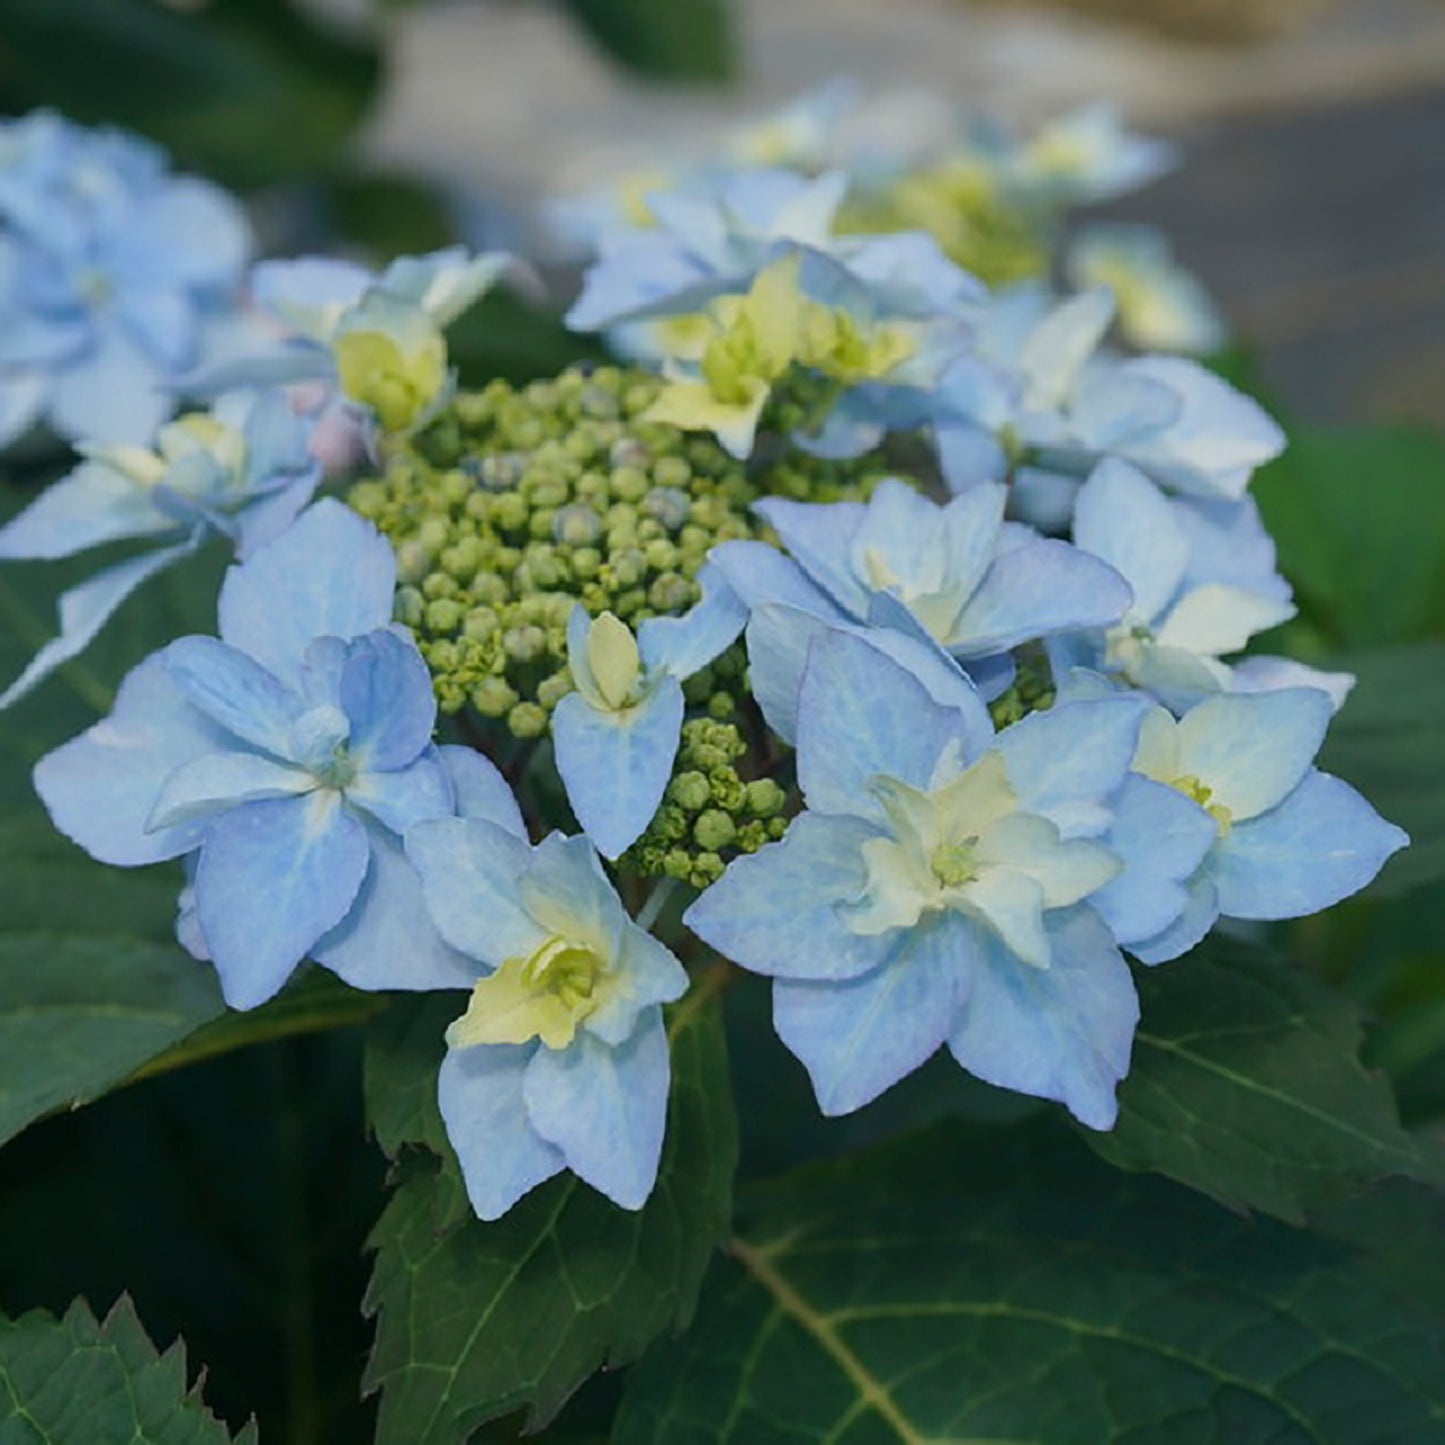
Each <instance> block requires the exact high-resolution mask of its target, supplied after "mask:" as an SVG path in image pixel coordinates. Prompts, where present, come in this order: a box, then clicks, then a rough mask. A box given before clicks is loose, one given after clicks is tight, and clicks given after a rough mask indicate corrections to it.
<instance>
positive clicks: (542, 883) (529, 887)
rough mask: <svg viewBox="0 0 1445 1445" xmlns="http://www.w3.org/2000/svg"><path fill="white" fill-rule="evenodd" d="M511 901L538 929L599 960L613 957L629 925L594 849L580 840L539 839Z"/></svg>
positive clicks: (555, 836)
mask: <svg viewBox="0 0 1445 1445" xmlns="http://www.w3.org/2000/svg"><path fill="white" fill-rule="evenodd" d="M517 896H518V899H519V900H520V902H521V904H522V906H523V907H524V908H525V909H526V910H527V912H528V913H529V914H530V915H531V916H532V918H534V919H535V920H536V921H537V922H538V923H539V924H541V925H542V927H543V928H545V929H547V930H549V931H550V932H552V933H559V934H562V935H563V936H564V937H570V938H574V939H577V941H578V942H581V943H587V944H590V945H591V946H592V947H593V948H594V949H595V950H596V952H597V953H599V954H600V955H601V956H602V957H604V958H615V957H616V956H617V953H618V951H619V949H620V948H621V946H622V936H623V933H624V932H625V931H626V929H627V928H628V927H629V925H630V920H629V919H628V917H627V913H626V910H625V909H624V908H623V907H622V900H621V899H620V898H618V896H617V891H616V890H615V889H614V888H613V886H612V884H611V883H610V882H609V881H608V878H607V874H606V873H604V872H603V871H602V863H601V861H600V860H599V859H598V857H597V850H596V848H594V847H593V846H592V844H591V842H590V841H589V840H588V839H587V838H584V837H581V836H575V837H571V838H568V837H565V836H564V835H563V834H561V833H549V834H548V835H547V836H546V837H545V838H543V839H542V841H541V842H540V843H538V844H537V846H536V847H535V848H534V849H533V850H532V858H531V861H530V862H529V863H528V865H527V871H526V872H525V873H524V874H523V875H522V877H521V879H520V880H519V882H518V885H517ZM579 934H580V935H581V936H580V937H579V936H578V935H579Z"/></svg>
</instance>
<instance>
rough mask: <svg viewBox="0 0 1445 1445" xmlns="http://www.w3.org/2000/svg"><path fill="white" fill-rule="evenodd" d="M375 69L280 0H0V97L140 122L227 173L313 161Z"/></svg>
mask: <svg viewBox="0 0 1445 1445" xmlns="http://www.w3.org/2000/svg"><path fill="white" fill-rule="evenodd" d="M379 78H380V61H379V58H378V56H377V53H376V51H375V50H374V48H373V47H371V46H370V45H367V44H364V43H362V42H361V41H359V40H357V39H355V38H351V37H347V36H342V35H340V34H338V33H337V32H335V31H334V30H331V29H329V28H327V27H325V26H323V25H322V24H321V23H319V22H318V21H315V20H313V19H311V18H309V17H308V16H307V15H305V14H304V13H303V11H302V9H301V8H300V7H299V6H298V5H295V4H293V3H291V0H211V3H210V4H207V5H203V6H190V5H187V6H184V7H182V6H179V5H171V4H163V3H160V0H0V100H3V105H4V106H6V107H8V108H11V109H15V110H24V109H28V108H30V107H32V106H36V105H49V106H53V107H54V108H55V109H57V110H60V111H63V112H64V113H65V114H66V115H68V116H70V117H72V118H73V119H75V120H80V121H87V122H97V123H98V122H106V123H109V124H112V125H122V126H126V127H128V128H130V129H133V130H138V131H141V132H143V133H144V134H147V135H150V136H153V137H154V138H155V139H156V140H159V141H161V142H162V143H163V144H165V145H167V146H169V147H170V148H171V149H172V151H173V152H174V153H175V156H176V158H177V160H178V161H179V162H180V163H181V164H183V165H185V166H187V167H191V168H194V169H197V170H200V171H203V172H205V173H206V174H208V175H211V176H214V177H216V178H217V179H219V180H222V181H225V182H228V183H230V184H236V185H256V184H260V183H263V182H268V181H272V180H275V179H277V178H278V177H282V176H293V175H298V174H305V173H306V172H308V171H313V170H316V169H319V168H321V167H323V166H325V165H326V164H327V163H328V162H329V161H330V160H331V159H332V158H333V156H334V155H335V153H336V152H337V150H338V148H339V147H340V146H341V144H342V143H343V142H344V141H345V140H346V138H347V137H348V136H349V135H350V134H351V132H352V130H353V129H354V128H355V126H356V124H357V122H358V121H359V120H360V119H361V117H362V115H363V113H364V112H365V110H366V107H367V105H368V103H369V101H370V99H371V96H372V94H373V92H374V90H375V88H376V85H377V82H378V80H379Z"/></svg>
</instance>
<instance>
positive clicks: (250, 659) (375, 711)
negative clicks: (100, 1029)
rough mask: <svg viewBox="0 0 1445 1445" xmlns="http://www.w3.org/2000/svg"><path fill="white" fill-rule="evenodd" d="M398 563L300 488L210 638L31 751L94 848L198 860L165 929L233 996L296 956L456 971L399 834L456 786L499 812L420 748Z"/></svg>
mask: <svg viewBox="0 0 1445 1445" xmlns="http://www.w3.org/2000/svg"><path fill="white" fill-rule="evenodd" d="M395 573H396V563H395V559H394V557H393V555H392V551H391V547H390V545H389V544H388V543H387V542H386V540H385V539H384V538H383V537H382V536H381V535H380V534H379V533H378V532H376V530H375V529H374V528H372V527H371V526H370V525H369V524H368V523H366V522H364V521H362V520H361V518H359V517H358V516H356V514H355V513H353V512H351V511H349V510H347V508H345V507H344V506H342V505H341V503H339V502H336V501H322V502H318V503H317V504H316V505H315V506H313V507H312V508H310V509H309V510H308V511H307V512H306V513H305V514H304V515H303V516H302V517H301V518H299V519H298V520H297V522H296V523H295V524H294V525H293V526H292V527H291V528H290V529H289V530H288V531H286V532H285V533H283V534H282V536H281V537H279V538H278V539H276V540H275V541H273V542H271V543H270V544H269V545H267V546H265V547H263V548H261V549H260V550H259V551H257V552H256V553H255V555H254V556H252V557H251V558H250V559H249V560H248V561H246V562H244V563H242V564H240V565H238V566H236V567H233V568H232V569H231V570H230V572H229V573H228V574H227V576H226V580H225V583H224V585H223V587H222V589H221V596H220V604H219V606H220V640H219V641H218V640H216V639H214V638H209V637H183V638H181V639H180V640H179V641H176V642H173V643H171V644H170V645H169V646H167V647H165V648H162V649H161V651H159V652H157V653H154V654H153V655H152V656H150V657H149V658H147V659H146V660H145V661H144V662H142V663H141V664H140V665H139V666H138V667H136V668H135V669H134V670H133V671H132V672H130V673H129V674H128V675H127V676H126V678H125V679H124V681H123V682H122V683H121V687H120V692H119V694H118V696H117V698H116V703H115V707H114V709H113V710H112V712H111V714H110V716H109V717H107V718H104V719H103V720H102V721H101V722H99V723H97V724H96V725H95V726H94V727H92V728H90V729H89V730H88V731H87V732H85V733H83V734H81V736H80V737H78V738H75V739H74V740H72V741H71V742H69V743H66V744H64V745H63V746H61V747H60V748H57V749H56V750H55V751H54V752H52V753H50V754H48V755H47V756H46V757H44V758H42V759H41V761H40V762H39V763H38V764H37V765H36V769H35V786H36V790H37V791H38V792H39V794H40V796H41V798H42V799H43V801H44V802H45V805H46V807H47V808H48V809H49V810H50V815H51V817H52V819H53V820H54V821H55V824H56V826H57V827H58V828H59V829H60V831H61V832H62V833H64V834H65V835H66V836H67V837H69V838H72V839H74V841H75V842H77V843H78V844H80V846H81V847H82V848H84V849H85V850H86V851H87V852H88V853H90V854H91V855H92V856H93V857H96V858H98V859H100V860H101V861H102V862H107V863H114V864H119V865H121V866H130V867H133V866H138V865H141V864H146V863H154V862H158V861H160V860H163V859H167V858H179V857H185V856H186V855H195V857H194V860H193V861H194V875H193V882H192V895H191V897H190V898H189V899H188V900H187V902H188V903H189V905H190V907H189V909H188V910H187V911H186V913H184V914H183V918H182V936H183V939H185V941H187V942H188V944H189V945H190V946H191V947H192V948H193V950H195V949H196V946H197V943H198V942H199V943H202V944H203V945H204V951H205V953H206V954H207V955H208V956H209V957H210V958H212V959H213V960H214V961H215V965H216V968H217V970H218V972H219V974H220V977H221V986H222V989H223V991H224V993H225V996H226V1000H227V1002H228V1003H230V1004H231V1005H232V1006H233V1007H235V1008H254V1007H255V1006H256V1005H257V1004H260V1003H264V1002H265V1000H266V999H268V998H270V997H271V996H272V995H273V994H274V993H275V992H276V991H277V989H279V988H280V987H281V986H282V984H284V983H285V981H286V980H287V978H288V977H289V976H290V974H291V972H292V971H293V969H294V968H295V967H296V965H297V964H298V963H299V962H300V961H301V959H302V958H303V957H304V956H305V955H306V954H307V953H311V954H312V955H313V956H315V957H316V958H317V959H319V960H320V961H322V962H324V963H326V965H327V966H328V967H330V968H332V969H334V970H335V971H336V972H337V973H339V974H340V975H341V976H342V977H343V978H346V979H348V981H350V982H353V983H356V984H358V985H360V986H363V987H378V986H385V987H388V988H435V987H447V986H453V987H454V986H457V984H458V982H459V978H458V969H457V962H456V959H455V956H454V955H453V954H452V953H451V951H450V950H448V949H446V948H445V947H444V945H442V944H441V942H440V940H439V939H429V938H428V929H427V927H426V925H425V921H424V917H423V915H422V912H421V909H420V907H419V894H418V892H417V888H416V885H415V882H414V880H408V878H406V877H405V876H401V874H402V873H404V872H405V870H406V864H405V861H404V859H403V857H402V853H401V844H400V835H401V834H402V833H403V832H404V831H405V829H406V828H408V827H409V826H410V825H411V824H413V823H416V822H420V821H422V820H423V819H428V818H437V817H443V816H448V815H451V814H452V813H454V812H455V810H456V807H457V802H458V797H459V795H460V796H463V797H465V798H469V799H471V800H472V801H473V803H474V804H476V803H477V800H479V799H480V800H481V801H480V806H484V807H486V809H487V810H488V812H489V813H491V814H493V815H495V813H496V811H497V808H498V807H499V806H501V804H499V803H498V802H497V799H499V798H505V795H506V787H505V784H504V783H502V781H501V779H500V777H498V776H495V775H494V774H495V770H494V769H492V768H491V765H490V764H488V763H486V762H485V760H483V759H481V758H480V757H477V756H475V755H470V756H467V755H466V754H465V751H464V750H460V749H457V750H448V753H449V754H450V756H448V757H444V756H443V754H442V752H441V751H439V750H438V749H437V748H436V747H434V746H433V745H432V741H431V734H432V728H433V725H434V723H435V720H436V702H435V699H434V697H433V694H432V687H431V678H430V675H429V674H428V672H427V669H426V665H425V663H424V662H423V661H422V659H421V655H420V653H418V652H417V650H416V647H415V645H414V644H413V643H412V641H411V639H410V638H409V637H408V636H406V635H404V634H403V633H401V632H399V631H398V630H395V629H393V628H392V627H390V626H389V625H388V620H389V618H390V616H391V608H392V592H393V588H394V586H395V580H396V577H395ZM399 870H401V871H400V872H399ZM399 906H400V907H403V908H406V907H409V914H408V915H406V916H403V917H401V918H397V917H396V916H395V912H394V911H395V910H396V909H397V908H398V907H399ZM398 929H404V930H406V934H405V936H406V937H407V939H408V947H407V949H406V950H405V951H404V952H403V953H402V954H401V955H400V958H401V960H402V961H401V962H398V955H397V952H396V949H395V944H396V940H397V936H398ZM378 977H381V978H382V979H383V983H381V984H379V983H377V982H376V979H377V978H378ZM467 981H469V980H467Z"/></svg>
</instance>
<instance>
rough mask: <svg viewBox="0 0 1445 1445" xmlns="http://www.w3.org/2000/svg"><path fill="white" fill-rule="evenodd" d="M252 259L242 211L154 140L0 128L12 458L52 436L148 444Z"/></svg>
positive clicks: (2, 337) (0, 286)
mask: <svg viewBox="0 0 1445 1445" xmlns="http://www.w3.org/2000/svg"><path fill="white" fill-rule="evenodd" d="M250 249H251V234H250V228H249V226H248V223H247V221H246V218H245V215H244V213H243V212H242V210H241V208H240V206H239V205H238V204H237V203H236V202H235V201H234V200H232V199H231V197H229V196H228V195H226V194H225V192H223V191H221V190H220V189H219V188H217V187H215V186H213V185H210V184H209V183H207V182H205V181H201V180H198V179H196V178H194V177H190V176H172V175H171V174H169V172H168V171H167V169H166V164H165V157H164V155H163V153H162V152H160V151H159V150H157V149H156V148H155V147H154V146H151V145H149V144H148V143H146V142H144V141H141V140H138V139H136V138H135V137H131V136H125V135H122V134H120V133H119V132H115V131H105V130H100V131H89V130H86V129H84V128H82V127H79V126H74V125H71V124H70V123H69V122H66V121H63V120H60V119H59V118H58V117H55V116H52V115H48V114H44V113H42V114H39V115H35V116H31V117H27V118H25V119H23V120H20V121H15V122H11V123H9V124H8V125H4V126H0V447H3V446H6V445H8V444H9V443H11V442H13V441H15V440H16V439H18V438H20V437H21V436H23V435H24V434H25V433H27V432H28V431H29V430H30V429H31V428H32V427H34V426H36V425H37V424H40V423H44V424H46V425H48V426H49V427H50V428H51V429H52V430H53V431H55V432H56V433H58V434H59V435H60V436H63V437H65V438H67V439H70V440H79V439H81V438H100V439H102V440H104V441H110V442H133V443H144V442H147V441H149V440H150V438H151V436H152V434H153V433H154V431H155V429H156V427H157V426H159V424H160V423H161V422H162V421H163V420H164V419H165V418H166V417H167V416H168V415H169V414H170V413H171V412H172V411H173V410H174V406H175V393H174V388H175V386H176V384H177V382H178V381H179V379H180V378H181V377H182V376H183V375H185V374H186V373H188V372H190V371H192V370H193V369H194V368H195V367H197V366H198V365H200V364H201V363H202V362H203V361H204V360H205V358H206V356H207V354H208V352H209V351H210V349H211V348H212V346H213V345H215V344H218V343H219V341H220V333H221V331H222V330H223V329H224V328H225V326H226V325H227V324H228V323H229V321H230V319H231V318H232V317H233V315H234V310H235V306H236V301H237V297H238V294H239V286H240V282H241V279H242V275H243V273H244V270H245V266H246V263H247V260H248V258H249V253H250Z"/></svg>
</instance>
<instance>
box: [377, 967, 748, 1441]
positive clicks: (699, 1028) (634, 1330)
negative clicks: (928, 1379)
mask: <svg viewBox="0 0 1445 1445" xmlns="http://www.w3.org/2000/svg"><path fill="white" fill-rule="evenodd" d="M718 1014H719V1010H718V1005H717V1002H716V1000H715V999H713V998H712V997H710V989H709V987H708V985H707V983H706V982H702V981H700V982H698V983H696V984H694V991H693V993H692V994H690V995H689V996H688V998H687V999H685V1000H684V1001H683V1002H682V1003H681V1004H679V1005H678V1006H677V1008H676V1009H675V1011H674V1012H673V1014H672V1016H671V1020H670V1025H669V1032H670V1034H671V1036H672V1067H673V1083H672V1099H671V1103H670V1106H669V1110H668V1126H667V1140H666V1143H665V1145H664V1147H663V1156H662V1164H661V1167H660V1170H659V1173H658V1182H657V1187H656V1188H655V1189H654V1191H653V1194H652V1197H651V1198H650V1199H649V1200H648V1202H647V1204H646V1205H645V1206H644V1207H643V1208H642V1209H641V1210H640V1211H638V1212H636V1213H630V1212H628V1211H626V1210H622V1209H618V1208H617V1207H616V1206H615V1205H613V1204H611V1203H610V1202H609V1201H608V1200H607V1199H605V1198H604V1197H603V1196H602V1195H600V1194H598V1193H596V1192H595V1191H594V1190H592V1189H590V1188H588V1187H587V1186H586V1185H584V1184H581V1183H579V1182H578V1181H577V1179H576V1178H575V1177H574V1176H573V1175H571V1174H566V1175H563V1176H560V1177H558V1178H556V1179H553V1180H551V1181H549V1182H548V1183H547V1184H544V1185H542V1186H541V1187H540V1188H538V1189H535V1190H533V1192H532V1193H531V1194H529V1195H527V1196H526V1197H525V1198H524V1199H522V1200H521V1201H520V1202H519V1203H518V1204H516V1205H515V1206H513V1208H512V1210H511V1211H510V1212H509V1213H508V1214H507V1215H506V1216H505V1217H504V1218H502V1219H501V1220H498V1221H497V1222H496V1223H494V1224H483V1223H481V1222H480V1221H478V1220H477V1219H476V1218H474V1217H472V1216H470V1214H468V1213H467V1212H466V1208H467V1207H466V1204H465V1199H464V1196H463V1194H462V1186H461V1181H460V1178H459V1177H458V1174H457V1172H456V1169H455V1167H443V1166H442V1165H441V1164H440V1163H439V1162H438V1161H437V1160H435V1158H432V1157H426V1156H417V1155H412V1156H410V1157H407V1158H405V1159H403V1161H402V1164H401V1166H400V1170H399V1173H400V1181H401V1182H400V1184H399V1186H398V1188H397V1190H396V1193H395V1194H394V1196H393V1198H392V1200H391V1202H390V1204H388V1206H387V1208H386V1210H385V1212H384V1213H383V1214H382V1217H381V1219H380V1221H379V1222H378V1224H377V1227H376V1230H375V1232H374V1234H373V1236H372V1244H373V1247H374V1248H375V1249H376V1251H377V1258H376V1270H375V1273H374V1275H373V1276H372V1282H371V1288H370V1290H369V1291H368V1293H367V1309H368V1311H371V1312H374V1313H375V1314H376V1316H377V1331H376V1348H375V1352H374V1353H373V1355H372V1359H371V1364H370V1368H369V1370H368V1384H369V1386H370V1387H371V1388H380V1389H381V1391H382V1399H381V1414H380V1421H379V1424H378V1427H377V1441H378V1445H403V1442H404V1445H454V1442H456V1441H459V1440H465V1439H469V1438H470V1436H471V1432H472V1431H474V1430H475V1429H477V1428H478V1427H479V1426H480V1425H482V1424H483V1423H484V1422H485V1421H487V1420H491V1419H495V1418H496V1417H497V1416H499V1415H503V1414H505V1413H507V1412H508V1411H511V1410H515V1409H518V1408H520V1407H523V1406H526V1407H527V1408H528V1411H529V1415H530V1419H531V1422H532V1424H533V1425H534V1426H535V1425H537V1424H540V1423H542V1422H544V1421H546V1420H548V1419H550V1418H551V1417H552V1416H553V1415H554V1414H555V1413H556V1412H557V1410H558V1409H559V1408H560V1407H561V1405H562V1404H563V1402H564V1401H565V1400H566V1399H567V1397H568V1396H569V1395H570V1394H571V1393H572V1391H573V1390H575V1389H576V1388H577V1386H578V1385H579V1384H580V1383H581V1382H582V1381H583V1380H585V1379H586V1378H587V1377H588V1376H589V1375H590V1374H592V1373H593V1371H595V1370H597V1369H599V1368H601V1367H602V1366H604V1365H606V1366H616V1365H623V1364H626V1363H628V1362H629V1361H631V1360H634V1359H636V1358H637V1356H638V1355H640V1354H641V1353H642V1351H643V1350H644V1349H646V1348H647V1346H648V1345H649V1344H650V1343H651V1342H652V1341H653V1340H654V1339H655V1338H656V1337H657V1336H658V1335H661V1334H663V1333H665V1332H666V1331H668V1330H677V1329H681V1328H683V1327H684V1326H685V1325H686V1324H687V1322H688V1320H689V1319H690V1318H691V1316H692V1312H693V1309H694V1307H695V1303H696V1300H697V1295H698V1291H699V1289H700V1287H701V1284H702V1277H703V1274H704V1271H705V1270H706V1269H707V1265H708V1262H709V1260H710V1258H711V1256H712V1253H713V1250H714V1249H715V1247H716V1246H717V1244H718V1242H719V1241H720V1240H721V1239H722V1238H723V1237H724V1236H725V1235H726V1233H727V1230H728V1228H729V1225H730V1219H731V1202H732V1201H731V1195H732V1173H733V1165H734V1161H735V1158H736V1152H737V1144H736V1125H735V1121H734V1119H733V1113H732V1097H731V1093H730V1090H729V1084H728V1070H727V1055H726V1050H725V1048H724V1044H723V1034H722V1024H721V1021H720V1018H719V1016H718ZM419 1067H421V1068H422V1069H423V1072H424V1077H425V1078H426V1080H427V1081H428V1084H429V1086H432V1087H434V1085H435V1058H433V1059H432V1060H431V1061H430V1062H425V1063H419ZM368 1072H369V1074H370V1076H371V1078H372V1080H373V1081H375V1079H376V1071H375V1069H374V1068H369V1070H368ZM374 1103H375V1097H374V1092H373V1104H374ZM431 1128H432V1126H431V1125H430V1124H427V1123H425V1122H424V1123H423V1124H422V1126H421V1128H420V1129H419V1130H417V1131H416V1132H418V1133H420V1134H422V1135H426V1134H429V1132H430V1130H431ZM384 1132H385V1135H386V1137H387V1138H388V1139H389V1140H390V1141H391V1142H392V1143H393V1144H395V1142H396V1141H397V1139H398V1138H399V1136H400V1135H401V1134H402V1133H405V1132H407V1131H406V1130H405V1129H402V1128H400V1127H399V1126H398V1124H397V1120H396V1119H388V1120H387V1122H386V1124H385V1126H384ZM439 1217H440V1218H443V1219H455V1218H457V1217H464V1218H465V1222H464V1223H462V1224H459V1225H456V1226H454V1227H453V1228H451V1229H449V1230H445V1231H443V1232H439V1229H438V1223H437V1221H438V1218H439Z"/></svg>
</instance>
